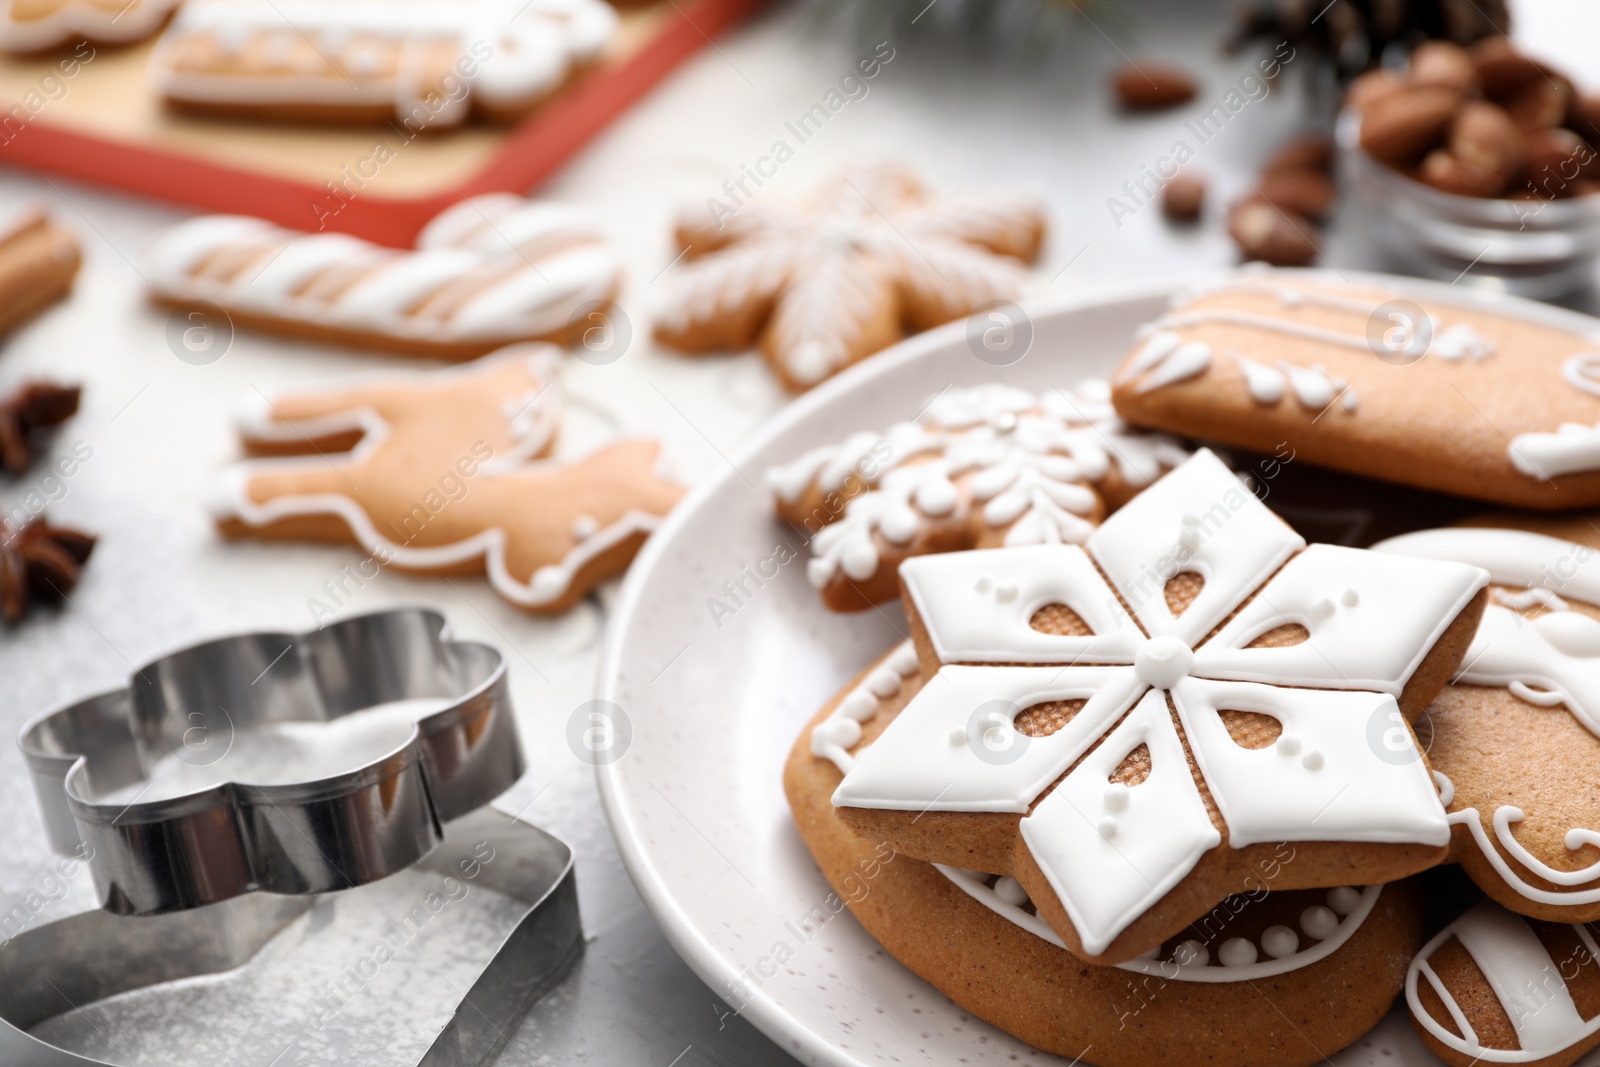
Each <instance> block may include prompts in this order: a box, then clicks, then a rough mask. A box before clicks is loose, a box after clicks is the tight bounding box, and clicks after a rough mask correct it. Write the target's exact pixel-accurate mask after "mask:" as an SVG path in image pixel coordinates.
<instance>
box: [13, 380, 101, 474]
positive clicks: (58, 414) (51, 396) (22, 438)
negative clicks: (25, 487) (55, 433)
mask: <svg viewBox="0 0 1600 1067" xmlns="http://www.w3.org/2000/svg"><path fill="white" fill-rule="evenodd" d="M80 391H81V390H80V388H79V387H78V386H76V385H56V384H54V383H52V382H28V383H27V384H25V385H23V386H22V387H20V388H19V389H17V390H16V392H14V393H12V394H11V395H10V396H8V397H6V399H4V400H0V465H3V466H4V467H5V468H6V470H8V471H10V472H11V473H12V474H21V473H22V472H23V471H25V470H27V469H28V467H29V466H30V465H31V464H32V463H33V435H34V431H36V430H41V429H44V428H46V427H50V426H58V425H60V424H61V423H63V422H66V421H67V420H68V419H70V418H71V417H72V416H73V415H76V414H77V413H78V395H79V393H80Z"/></svg>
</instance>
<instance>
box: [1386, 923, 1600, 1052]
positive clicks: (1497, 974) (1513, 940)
mask: <svg viewBox="0 0 1600 1067" xmlns="http://www.w3.org/2000/svg"><path fill="white" fill-rule="evenodd" d="M1572 931H1573V933H1575V934H1576V935H1577V937H1578V940H1579V941H1581V942H1582V944H1583V946H1584V948H1585V949H1586V950H1587V951H1588V953H1589V956H1590V958H1593V959H1600V945H1596V944H1595V939H1594V936H1593V935H1592V934H1591V933H1590V932H1589V930H1588V928H1587V927H1586V926H1584V925H1582V924H1575V925H1573V926H1572ZM1452 939H1454V940H1455V941H1457V942H1459V943H1460V945H1461V947H1462V948H1464V949H1466V951H1467V954H1468V955H1469V956H1471V957H1472V962H1473V963H1474V964H1475V965H1476V966H1477V968H1478V971H1479V972H1480V973H1481V974H1482V975H1483V977H1484V978H1485V979H1487V980H1488V983H1489V987H1490V989H1492V990H1493V992H1494V996H1495V999H1496V1000H1497V1001H1499V1003H1500V1006H1501V1007H1502V1008H1503V1009H1504V1010H1505V1014H1506V1017H1507V1018H1509V1019H1510V1020H1511V1026H1512V1029H1513V1030H1514V1031H1515V1033H1516V1036H1517V1045H1518V1046H1519V1047H1518V1048H1515V1049H1502V1048H1489V1047H1488V1046H1486V1045H1484V1044H1483V1043H1482V1041H1480V1040H1479V1038H1478V1034H1477V1032H1476V1031H1475V1030H1474V1029H1473V1027H1472V1024H1471V1022H1470V1021H1469V1020H1468V1019H1467V1016H1466V1013H1465V1012H1463V1011H1462V1010H1461V1006H1460V1005H1459V1004H1458V1003H1457V1002H1456V999H1455V997H1454V995H1452V994H1451V992H1450V990H1449V988H1448V987H1447V986H1446V985H1445V984H1444V981H1443V980H1442V979H1440V977H1439V975H1438V973H1437V972H1436V971H1434V969H1433V967H1432V965H1431V962H1430V961H1431V960H1432V958H1433V954H1434V953H1435V952H1437V951H1438V949H1439V947H1440V946H1441V945H1443V944H1445V943H1446V942H1447V941H1450V940H1452ZM1561 972H1562V969H1561V967H1558V966H1557V964H1556V961H1554V960H1552V959H1551V958H1550V953H1549V952H1548V951H1546V949H1545V947H1544V944H1543V943H1542V942H1541V941H1540V940H1539V938H1538V936H1537V935H1536V934H1535V933H1534V932H1533V930H1532V928H1531V927H1529V925H1528V922H1527V920H1526V919H1524V918H1522V917H1521V916H1520V915H1513V914H1512V913H1511V912H1509V911H1506V910H1505V909H1504V908H1502V907H1500V905H1498V904H1496V903H1494V902H1493V901H1489V900H1485V901H1482V902H1480V903H1479V904H1477V905H1476V906H1475V907H1473V908H1472V910H1470V911H1468V912H1467V913H1466V914H1465V915H1463V916H1461V917H1460V918H1459V919H1457V920H1456V921H1455V922H1453V923H1451V924H1450V925H1449V926H1446V927H1445V928H1444V929H1443V930H1441V931H1439V933H1438V934H1437V935H1436V936H1435V937H1434V938H1433V940H1431V941H1429V942H1428V943H1427V944H1426V945H1424V946H1423V947H1422V951H1421V952H1419V953H1417V955H1416V957H1415V958H1414V959H1413V960H1412V961H1411V966H1410V968H1409V969H1408V970H1407V971H1406V1003H1407V1004H1408V1005H1409V1006H1410V1008H1411V1014H1412V1017H1413V1018H1415V1019H1416V1021H1417V1023H1418V1024H1419V1025H1421V1026H1422V1027H1423V1028H1424V1029H1425V1030H1427V1032H1428V1033H1429V1034H1430V1035H1431V1036H1432V1037H1433V1038H1434V1039H1435V1040H1437V1041H1438V1042H1439V1043H1440V1044H1442V1045H1444V1046H1445V1047H1446V1048H1449V1049H1452V1050H1454V1051H1455V1052H1458V1053H1460V1054H1461V1055H1463V1056H1469V1057H1471V1058H1472V1059H1473V1060H1474V1061H1481V1062H1484V1063H1532V1062H1534V1061H1535V1060H1543V1059H1546V1058H1548V1057H1552V1056H1554V1055H1555V1054H1557V1053H1559V1052H1561V1051H1563V1050H1564V1049H1569V1048H1571V1047H1572V1046H1573V1045H1576V1044H1578V1043H1579V1042H1580V1041H1583V1040H1584V1039H1585V1038H1588V1037H1590V1036H1592V1035H1593V1034H1594V1032H1595V1031H1596V1030H1600V1016H1596V1017H1595V1018H1593V1019H1590V1020H1588V1021H1587V1022H1586V1021H1584V1018H1583V1016H1582V1015H1581V1014H1579V1012H1578V1008H1577V1005H1576V1004H1575V1003H1573V1000H1572V993H1571V991H1570V990H1569V989H1568V987H1567V982H1566V978H1565V976H1563V974H1562V973H1561ZM1419 980H1426V981H1427V983H1428V984H1429V985H1430V986H1431V987H1432V988H1433V991H1434V993H1436V994H1437V995H1438V997H1439V1000H1440V1001H1442V1002H1443V1004H1444V1008H1445V1011H1446V1012H1447V1013H1448V1014H1449V1015H1450V1018H1451V1020H1452V1021H1453V1022H1454V1023H1455V1025H1456V1029H1457V1030H1458V1031H1459V1033H1454V1032H1452V1031H1451V1030H1450V1029H1449V1028H1448V1027H1446V1026H1444V1025H1443V1024H1442V1023H1440V1022H1439V1021H1438V1020H1437V1019H1435V1018H1434V1017H1433V1016H1432V1015H1431V1014H1429V1013H1428V1010H1427V1009H1426V1008H1425V1007H1424V1006H1423V1004H1422V998H1421V997H1420V996H1419V995H1418V983H1419Z"/></svg>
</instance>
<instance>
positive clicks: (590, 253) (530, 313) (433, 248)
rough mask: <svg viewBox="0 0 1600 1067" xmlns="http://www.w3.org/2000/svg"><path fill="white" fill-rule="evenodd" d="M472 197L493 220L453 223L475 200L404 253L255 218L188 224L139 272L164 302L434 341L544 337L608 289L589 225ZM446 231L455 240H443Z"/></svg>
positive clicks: (603, 258)
mask: <svg viewBox="0 0 1600 1067" xmlns="http://www.w3.org/2000/svg"><path fill="white" fill-rule="evenodd" d="M482 199H483V200H485V201H488V204H487V205H483V206H486V207H487V208H488V209H489V210H488V211H486V212H485V214H487V215H489V218H491V219H494V220H497V221H495V222H484V225H483V227H479V228H473V227H465V226H461V225H460V222H459V221H458V220H461V219H462V218H463V217H464V216H463V213H464V212H472V213H473V214H474V215H478V211H479V210H480V204H479V203H478V202H477V201H473V200H469V201H466V202H464V203H462V204H458V205H456V206H455V207H452V208H450V209H449V210H448V211H447V212H445V215H449V216H451V218H450V220H449V223H448V225H446V226H444V227H441V228H439V229H436V230H433V231H432V232H428V231H425V237H427V243H426V244H425V245H421V246H420V247H419V250H418V251H415V252H411V253H409V254H408V253H403V252H396V251H394V250H392V249H386V248H380V247H378V246H376V245H372V244H369V243H367V242H365V241H361V240H358V239H356V238H354V237H349V236H346V235H343V234H303V233H297V232H295V231H292V230H282V229H278V228H277V227H274V226H272V225H270V224H269V223H266V222H263V221H261V220H259V219H250V218H243V217H239V216H229V215H221V216H205V217H201V218H196V219H191V220H190V221H188V222H184V223H180V224H179V225H177V226H175V227H173V228H172V229H170V230H168V231H166V232H165V233H164V234H162V235H161V236H160V237H158V238H157V239H156V241H155V242H154V243H153V244H152V245H151V246H150V247H149V249H147V251H146V254H145V260H146V262H147V264H148V275H149V277H150V279H151V284H152V286H153V287H154V289H155V291H156V293H157V295H159V296H161V297H163V298H165V299H168V300H175V301H206V302H210V303H215V304H217V305H219V306H221V307H222V308H224V309H225V310H234V311H245V312H249V313H252V314H257V315H262V316H266V317H269V318H275V319H281V320H284V321H289V322H303V323H312V324H315V325H318V326H322V327H326V328H329V329H333V330H341V331H349V332H351V333H355V334H379V335H382V336H387V337H393V338H395V339H400V340H408V341H421V342H425V343H436V344H441V345H447V344H464V343H473V342H478V343H482V344H484V345H486V346H490V345H495V344H502V343H510V342H513V341H518V340H524V339H528V338H533V337H545V336H553V335H555V334H558V333H559V332H560V331H561V330H562V328H563V327H564V326H565V324H566V323H567V321H568V320H569V319H570V317H571V316H572V314H573V313H574V312H575V311H576V310H577V309H578V308H580V307H582V306H583V305H585V304H587V303H590V302H593V301H600V300H605V299H607V298H609V297H610V296H611V294H612V293H613V292H614V290H615V288H616V286H617V283H618V279H619V277H620V275H621V263H620V261H619V260H618V258H617V256H616V253H615V252H614V251H613V250H612V249H611V247H610V246H609V245H608V244H606V243H605V242H604V239H603V238H602V237H601V236H600V234H599V232H598V230H597V229H595V228H594V226H593V224H592V223H586V222H585V221H584V220H583V217H582V216H580V215H578V214H575V213H574V212H573V211H571V210H568V209H559V210H555V211H552V210H550V205H546V204H539V203H534V202H530V201H524V200H520V199H518V200H517V205H508V204H507V203H506V201H505V197H504V195H503V194H495V195H492V196H489V197H485V198H482ZM490 212H492V214H490ZM478 217H479V219H480V222H482V221H483V216H482V215H478ZM480 229H487V231H488V232H489V233H490V234H492V235H493V236H494V240H488V239H486V238H484V236H483V235H482V233H480V232H479V230H480ZM452 233H455V234H458V235H459V236H458V243H454V244H452V243H449V242H448V241H446V240H445V239H444V236H445V235H446V234H452ZM513 233H514V234H516V235H517V243H515V244H508V243H507V241H506V239H505V237H504V236H503V235H505V234H513ZM540 249H542V250H543V251H540ZM474 279H481V281H480V282H479V283H478V288H477V289H476V291H475V292H472V293H471V294H470V295H468V296H467V297H466V298H465V299H459V298H457V299H454V300H453V301H452V303H451V306H449V307H448V308H442V309H435V308H433V307H432V306H431V301H433V299H434V298H435V297H437V296H439V295H440V294H441V293H446V292H452V291H454V287H457V286H460V285H463V284H471V282H472V281H473V280H474Z"/></svg>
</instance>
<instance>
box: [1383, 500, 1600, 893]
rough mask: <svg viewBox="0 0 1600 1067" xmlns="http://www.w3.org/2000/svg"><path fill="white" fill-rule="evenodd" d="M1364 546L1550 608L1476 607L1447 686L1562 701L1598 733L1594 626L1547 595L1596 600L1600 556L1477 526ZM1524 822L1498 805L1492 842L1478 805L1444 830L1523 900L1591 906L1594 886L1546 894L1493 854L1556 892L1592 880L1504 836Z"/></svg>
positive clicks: (1585, 839)
mask: <svg viewBox="0 0 1600 1067" xmlns="http://www.w3.org/2000/svg"><path fill="white" fill-rule="evenodd" d="M1373 548H1374V549H1375V550H1377V551H1381V552H1392V553H1396V554H1399V555H1402V556H1407V557H1411V558H1419V557H1420V558H1427V559H1433V560H1455V561H1459V562H1466V563H1472V564H1474V565H1476V566H1480V567H1483V568H1485V569H1486V570H1487V571H1488V572H1489V575H1490V578H1491V580H1492V581H1494V582H1497V583H1503V584H1507V585H1525V586H1527V587H1528V588H1527V589H1526V590H1525V591H1524V592H1522V593H1518V594H1511V595H1507V596H1502V597H1498V598H1497V599H1499V600H1500V601H1501V603H1504V604H1508V605H1510V606H1511V607H1517V608H1531V607H1533V606H1535V605H1538V606H1542V607H1545V608H1547V609H1550V610H1548V611H1547V613H1545V614H1542V615H1540V616H1539V617H1538V618H1536V619H1533V620H1532V621H1528V620H1524V619H1523V618H1522V617H1520V616H1519V615H1517V614H1515V613H1514V612H1513V611H1511V610H1508V609H1507V608H1506V607H1502V606H1500V605H1499V604H1491V605H1490V606H1489V607H1488V608H1486V609H1485V610H1484V614H1483V621H1482V622H1481V623H1480V624H1479V627H1478V632H1477V634H1476V636H1475V637H1474V639H1473V642H1472V646H1471V647H1470V648H1469V649H1468V650H1467V653H1466V655H1465V656H1464V657H1463V659H1462V667H1461V669H1460V670H1459V671H1458V672H1457V675H1456V678H1455V680H1456V681H1457V682H1462V683H1465V684H1468V685H1483V686H1504V687H1507V688H1508V689H1510V691H1511V693H1512V694H1513V695H1514V696H1516V697H1517V698H1519V699H1521V700H1525V701H1527V702H1528V703H1530V704H1535V705H1538V706H1540V707H1554V706H1556V705H1557V704H1564V705H1566V707H1567V709H1568V711H1570V712H1571V713H1572V715H1573V716H1574V717H1575V718H1576V719H1577V720H1578V721H1579V722H1580V723H1582V724H1583V725H1584V726H1585V727H1586V728H1587V729H1588V730H1589V731H1590V732H1591V733H1595V734H1596V735H1597V736H1600V622H1596V621H1595V620H1594V619H1593V618H1592V617H1590V616H1588V615H1584V614H1581V613H1579V612H1574V611H1571V610H1570V609H1568V607H1567V605H1566V602H1565V601H1564V600H1562V598H1561V597H1559V596H1557V595H1556V593H1555V592H1554V591H1553V590H1552V589H1551V588H1550V587H1551V586H1552V585H1553V586H1555V587H1556V588H1559V589H1560V590H1561V591H1562V592H1564V593H1566V594H1567V595H1568V596H1570V597H1572V598H1573V599H1574V600H1579V601H1583V602H1585V603H1588V604H1595V603H1600V559H1597V558H1596V557H1597V556H1600V553H1597V552H1596V551H1595V550H1594V549H1592V548H1589V547H1588V546H1586V545H1580V544H1575V543H1573V542H1570V541H1562V540H1560V539H1559V538H1555V537H1547V536H1545V535H1543V534H1536V533H1529V532H1526V531H1523V530H1496V529H1476V528H1456V529H1446V530H1423V531H1420V532H1418V533H1411V534H1404V535H1402V536H1400V537H1393V538H1390V539H1388V540H1386V541H1382V542H1379V543H1378V544H1376V545H1374V546H1373ZM1497 592H1499V591H1498V590H1497ZM1533 687H1537V688H1533ZM1447 781H1448V779H1447ZM1454 792H1455V791H1454V789H1453V788H1452V789H1451V790H1450V796H1449V797H1446V798H1444V803H1445V804H1446V805H1447V806H1448V805H1449V804H1450V802H1451V800H1452V799H1454ZM1523 818H1524V814H1523V812H1522V810H1521V809H1520V808H1518V807H1516V806H1515V805H1511V804H1505V805H1501V806H1500V807H1498V808H1497V809H1496V810H1495V812H1494V815H1493V816H1492V820H1491V821H1492V823H1493V826H1494V838H1493V839H1491V838H1490V836H1489V833H1488V831H1487V830H1485V829H1484V826H1483V818H1482V816H1481V814H1480V813H1479V811H1478V809H1477V808H1475V807H1467V808H1462V809H1461V810H1459V811H1453V812H1451V813H1450V822H1451V824H1452V825H1463V826H1466V827H1467V829H1468V831H1469V832H1470V833H1471V835H1472V837H1473V840H1474V841H1475V843H1476V844H1477V846H1478V849H1479V851H1480V852H1482V853H1483V856H1484V858H1485V859H1487V860H1488V861H1489V863H1490V865H1491V866H1493V867H1494V869H1495V872H1496V873H1497V874H1498V875H1499V876H1500V878H1501V879H1502V880H1503V881H1504V882H1505V883H1506V884H1507V885H1509V886H1510V887H1511V888H1512V889H1514V890H1516V892H1518V893H1519V894H1521V895H1522V896H1524V897H1526V898H1528V899H1529V900H1533V901H1537V902H1539V903H1542V904H1555V905H1584V904H1593V903H1596V902H1600V886H1595V887H1593V888H1590V889H1587V890H1581V891H1570V890H1568V891H1551V890H1548V889H1544V888H1542V887H1537V886H1534V885H1531V884H1529V882H1528V881H1527V880H1526V879H1525V878H1523V877H1522V876H1521V875H1520V874H1519V873H1518V872H1517V871H1515V870H1514V869H1513V868H1512V867H1511V865H1510V864H1509V863H1508V862H1507V861H1506V859H1505V856H1504V855H1503V854H1502V851H1501V849H1504V852H1505V853H1508V854H1509V855H1510V856H1511V857H1512V858H1513V859H1515V860H1516V861H1517V862H1518V863H1520V864H1522V865H1523V866H1524V867H1526V868H1527V869H1528V870H1530V871H1532V872H1533V873H1534V874H1535V875H1537V876H1538V877H1540V878H1543V879H1544V880H1546V881H1548V882H1551V883H1554V884H1555V885H1558V886H1578V885H1587V884H1589V883H1592V882H1594V881H1596V880H1597V879H1600V862H1597V863H1593V864H1590V865H1588V866H1586V867H1583V868H1581V869H1579V870H1575V871H1563V870H1558V869H1556V868H1554V867H1551V866H1550V865H1549V864H1547V863H1545V862H1544V861H1542V860H1540V859H1539V858H1538V857H1537V856H1535V855H1533V854H1532V853H1531V852H1529V851H1528V850H1527V848H1526V847H1524V846H1523V844H1522V843H1521V842H1520V841H1518V840H1517V839H1516V837H1515V835H1514V834H1513V833H1512V831H1511V824H1512V823H1515V822H1519V821H1521V820H1522V819H1523ZM1496 842H1498V844H1499V847H1496ZM1564 843H1565V845H1566V847H1567V848H1568V849H1570V850H1572V851H1577V850H1579V849H1581V848H1583V847H1585V846H1586V845H1600V834H1597V833H1596V832H1595V831H1593V830H1588V829H1584V828H1578V827H1575V828H1573V829H1570V830H1568V831H1567V834H1566V837H1565V841H1564Z"/></svg>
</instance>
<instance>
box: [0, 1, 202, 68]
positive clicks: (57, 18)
mask: <svg viewBox="0 0 1600 1067" xmlns="http://www.w3.org/2000/svg"><path fill="white" fill-rule="evenodd" d="M181 2H182V0H124V2H122V3H117V4H97V3H94V2H92V0H57V2H56V5H55V7H54V9H53V10H51V11H50V12H49V13H48V14H45V15H43V16H40V17H36V18H18V17H17V14H16V11H17V9H18V8H19V7H23V6H25V5H23V4H20V3H18V0H7V2H6V3H4V4H0V49H4V50H5V51H7V52H23V53H28V52H42V51H45V50H47V49H51V48H56V47H59V46H61V45H65V44H70V43H72V42H73V41H81V40H89V41H96V42H102V43H105V44H124V43H128V42H132V41H138V40H142V39H143V38H145V37H148V36H150V35H151V34H152V33H155V32H156V31H157V30H159V29H160V28H161V25H162V23H164V22H166V21H167V17H168V16H169V15H171V14H172V9H173V8H175V7H177V6H178V4H179V3H181ZM27 6H29V7H32V8H33V13H37V8H36V7H33V5H27ZM89 58H90V59H92V58H94V53H93V52H92V51H91V52H90V53H89ZM85 62H88V60H85ZM62 69H66V68H62ZM69 77H70V75H69Z"/></svg>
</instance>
